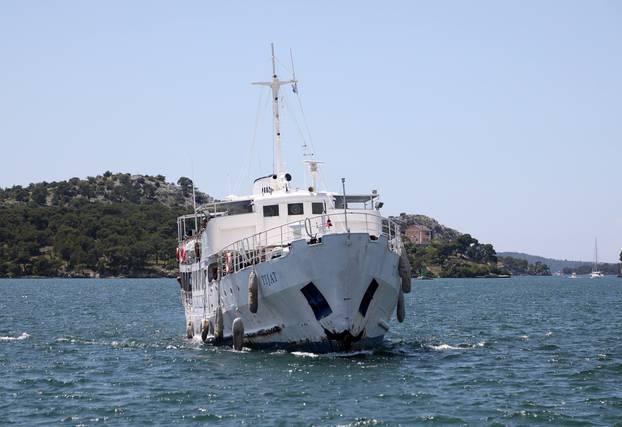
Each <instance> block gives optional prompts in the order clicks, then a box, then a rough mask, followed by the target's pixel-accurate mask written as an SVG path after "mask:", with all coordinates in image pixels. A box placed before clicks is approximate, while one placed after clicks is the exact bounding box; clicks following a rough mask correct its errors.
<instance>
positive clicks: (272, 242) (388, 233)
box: [218, 212, 402, 277]
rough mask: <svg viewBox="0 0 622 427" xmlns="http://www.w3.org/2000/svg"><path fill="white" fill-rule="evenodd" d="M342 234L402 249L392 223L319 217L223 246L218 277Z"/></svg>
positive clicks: (362, 216) (358, 216)
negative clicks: (294, 246) (383, 241)
mask: <svg viewBox="0 0 622 427" xmlns="http://www.w3.org/2000/svg"><path fill="white" fill-rule="evenodd" d="M346 221H347V222H346ZM346 223H347V228H346ZM345 233H367V234H369V236H370V238H371V239H372V240H373V239H378V237H380V236H384V237H386V238H387V241H388V243H389V248H390V249H391V250H392V251H394V252H398V253H399V252H400V251H401V248H402V240H401V234H400V227H399V224H397V223H396V222H395V221H393V220H390V219H388V218H383V217H381V216H380V215H377V214H373V213H367V212H347V214H345V213H343V212H342V213H332V214H330V215H328V214H323V215H318V216H315V217H309V218H305V219H303V220H300V221H294V222H290V223H287V224H283V225H280V226H277V227H274V228H271V229H268V230H264V231H261V232H259V233H256V234H253V235H252V236H248V237H245V238H243V239H240V240H237V241H235V242H233V243H231V244H229V245H227V246H225V247H224V248H223V249H221V250H220V251H219V252H218V266H219V269H220V276H221V277H222V276H225V275H227V274H231V273H235V272H237V271H239V270H241V269H243V268H246V267H249V266H251V265H254V264H259V263H260V262H264V261H268V260H271V259H274V258H279V257H283V256H286V255H287V253H289V248H290V245H291V243H292V242H295V241H297V240H303V239H304V240H306V241H308V242H309V243H310V244H314V243H321V239H322V237H324V236H327V235H331V234H345Z"/></svg>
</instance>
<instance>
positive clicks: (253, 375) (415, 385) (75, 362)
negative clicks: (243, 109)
mask: <svg viewBox="0 0 622 427" xmlns="http://www.w3.org/2000/svg"><path fill="white" fill-rule="evenodd" d="M406 310H407V317H406V320H405V321H404V323H402V324H399V323H398V322H397V321H396V320H392V322H391V330H390V332H389V333H388V334H387V336H386V340H387V342H386V345H385V346H384V347H383V348H381V349H378V350H376V351H373V352H355V353H343V354H328V355H318V354H314V353H304V352H285V351H250V350H244V351H242V352H235V351H232V350H231V349H229V348H225V347H221V348H217V347H212V346H209V345H203V344H201V343H200V342H197V341H189V340H187V339H185V337H184V332H185V325H184V323H185V322H184V317H183V309H182V306H181V303H180V296H179V286H178V284H177V282H176V281H175V280H168V279H157V280H151V279H142V280H140V279H139V280H129V279H113V280H107V279H102V280H79V279H22V280H0V372H1V375H0V424H7V423H8V424H10V423H16V424H23V425H50V424H53V425H95V424H100V423H101V424H106V425H141V424H151V425H153V424H155V425H170V424H187V423H194V424H215V425H261V426H264V425H352V426H367V425H448V424H454V425H533V424H536V425H537V424H542V425H615V424H616V423H618V424H619V425H622V279H618V278H615V277H605V278H603V279H593V280H591V279H587V278H586V279H584V278H579V279H576V280H571V279H565V278H557V277H546V278H527V277H525V278H512V279H481V280H480V279H465V280H459V279H454V280H432V281H414V282H413V292H412V293H411V294H409V295H406Z"/></svg>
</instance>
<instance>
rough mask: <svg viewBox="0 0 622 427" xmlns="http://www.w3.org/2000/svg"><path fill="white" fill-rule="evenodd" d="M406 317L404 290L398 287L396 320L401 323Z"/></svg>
mask: <svg viewBox="0 0 622 427" xmlns="http://www.w3.org/2000/svg"><path fill="white" fill-rule="evenodd" d="M405 318H406V307H405V304H404V292H402V289H400V291H399V293H398V295H397V321H398V322H400V323H402V322H403V321H404V319H405Z"/></svg>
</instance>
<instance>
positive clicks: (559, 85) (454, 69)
mask: <svg viewBox="0 0 622 427" xmlns="http://www.w3.org/2000/svg"><path fill="white" fill-rule="evenodd" d="M231 3H233V2H211V3H210V2H205V1H196V2H192V1H187V2H170V1H166V2H157V1H143V2H140V1H133V2H124V1H105V2H83V1H76V2H69V1H65V2H54V1H8V0H5V1H2V2H1V3H0V149H1V151H0V156H1V157H0V158H1V159H2V160H1V161H0V186H2V187H6V186H12V185H14V184H22V185H25V184H28V183H30V182H33V181H43V180H46V181H53V180H63V179H68V178H71V177H73V176H78V177H86V176H89V175H97V174H101V173H103V172H104V171H106V170H111V171H114V172H132V173H148V174H163V175H165V176H166V177H167V179H168V180H169V181H176V180H177V179H178V178H179V177H180V176H182V175H183V176H192V170H193V169H194V175H195V180H196V183H197V185H198V187H199V188H200V189H201V190H203V191H206V192H208V193H210V194H212V195H215V196H219V197H222V196H225V195H227V194H230V193H231V192H232V191H234V190H236V189H237V192H242V193H244V192H248V190H249V188H250V180H251V179H252V178H254V177H255V176H259V175H264V174H267V173H271V172H272V160H271V156H272V137H271V130H270V129H271V128H270V121H269V118H270V109H269V104H268V97H267V96H266V93H265V92H264V93H263V96H261V95H260V94H261V91H262V90H265V89H260V88H258V87H255V86H251V85H250V84H249V83H250V82H251V81H254V80H264V79H269V77H270V57H269V44H270V42H275V43H276V46H277V53H278V54H279V57H280V62H281V63H282V65H283V66H281V67H280V73H281V75H282V77H284V78H285V77H289V71H288V69H287V68H289V48H290V47H291V48H292V49H293V51H294V58H295V65H296V73H297V77H298V78H299V79H300V80H301V84H300V94H301V99H302V101H303V107H304V112H305V114H306V118H307V122H308V125H309V128H310V130H311V135H312V140H313V143H314V146H315V150H316V154H317V156H318V158H319V159H321V160H323V161H325V162H326V164H325V181H326V182H327V184H328V186H329V187H330V188H331V189H334V190H338V189H339V188H340V182H339V178H340V177H341V176H344V177H346V178H347V186H348V190H349V191H350V192H363V191H365V192H368V191H370V190H371V189H378V190H379V191H380V193H381V195H382V197H383V200H384V202H385V209H384V212H385V214H398V213H399V212H412V213H423V214H426V215H431V216H433V217H435V218H437V219H438V220H439V221H440V222H441V223H443V224H446V225H448V226H451V227H454V228H456V229H458V230H460V231H462V232H469V233H471V234H472V235H474V236H475V237H477V238H478V239H479V240H480V241H483V242H491V243H493V244H494V246H495V248H496V249H497V251H505V250H515V251H523V252H528V253H532V254H539V255H543V256H549V257H556V258H567V259H584V260H591V259H592V257H593V245H594V237H595V236H598V239H599V249H600V250H599V252H600V256H601V259H602V260H603V261H615V260H617V257H618V254H619V252H620V250H622V192H621V190H620V183H621V182H622V179H621V178H622V167H620V164H621V162H622V24H621V23H622V2H619V1H608V2H607V1H576V2H573V1H531V2H528V1H504V2H498V1H490V2H463V1H451V2H442V1H429V2H410V1H403V2H361V1H352V2H335V1H330V2H329V1H326V2H317V1H316V2H302V1H300V2H293V1H283V2H258V1H247V2H237V3H236V6H232V5H230V4H231ZM286 95H287V99H286V103H287V105H288V107H295V106H296V105H297V104H296V99H295V98H294V97H293V95H292V94H291V92H289V91H288V92H287V94H286ZM258 105H259V106H260V108H259V115H260V126H259V127H258V129H257V138H256V143H255V149H254V151H253V156H250V154H251V145H252V144H251V143H252V140H253V131H254V129H255V118H256V116H257V111H258ZM290 111H291V113H290ZM295 111H296V110H295V109H292V108H286V109H285V111H284V112H283V115H284V119H283V120H284V122H285V124H284V129H283V138H284V141H285V153H286V154H285V156H286V159H287V162H288V166H289V170H291V171H292V174H293V175H294V179H295V180H296V181H298V182H299V183H300V184H303V183H304V181H303V179H302V161H301V160H302V157H301V148H300V145H301V138H300V136H299V132H298V130H297V127H296V126H295V122H293V120H292V114H293V113H294V112H295ZM300 118H301V117H300V114H298V120H299V121H300ZM299 125H300V126H301V127H303V125H302V124H300V123H299Z"/></svg>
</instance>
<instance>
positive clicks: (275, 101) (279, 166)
mask: <svg viewBox="0 0 622 427" xmlns="http://www.w3.org/2000/svg"><path fill="white" fill-rule="evenodd" d="M270 49H271V51H272V81H270V82H253V84H254V85H261V86H269V87H270V88H271V89H272V115H273V120H274V163H275V165H276V171H275V173H276V174H277V175H279V176H280V175H281V174H283V173H284V172H285V167H284V165H283V156H282V145H281V113H280V112H279V89H280V88H281V86H284V85H288V84H291V85H293V86H295V85H296V83H297V81H296V79H295V78H294V79H292V80H279V78H278V76H277V74H276V56H275V54H274V43H271V44H270Z"/></svg>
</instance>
